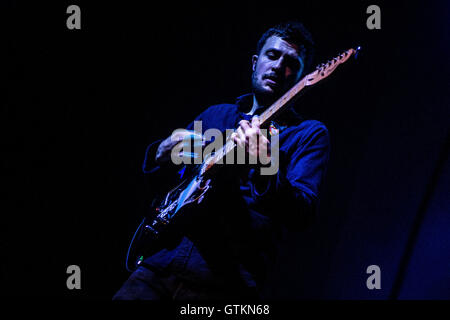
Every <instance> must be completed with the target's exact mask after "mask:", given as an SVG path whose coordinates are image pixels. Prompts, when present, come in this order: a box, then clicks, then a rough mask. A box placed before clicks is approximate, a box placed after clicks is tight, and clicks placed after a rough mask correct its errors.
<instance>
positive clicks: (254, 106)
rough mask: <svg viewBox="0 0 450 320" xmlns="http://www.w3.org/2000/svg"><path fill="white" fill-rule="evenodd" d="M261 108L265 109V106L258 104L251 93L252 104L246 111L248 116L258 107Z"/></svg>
mask: <svg viewBox="0 0 450 320" xmlns="http://www.w3.org/2000/svg"><path fill="white" fill-rule="evenodd" d="M261 108H263V109H265V108H266V106H263V105H260V104H259V102H258V100H257V99H256V96H255V95H253V105H252V109H251V110H250V112H247V114H248V115H250V116H252V115H254V114H255V112H256V111H257V110H258V109H261Z"/></svg>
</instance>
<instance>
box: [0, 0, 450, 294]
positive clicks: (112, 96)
mask: <svg viewBox="0 0 450 320" xmlns="http://www.w3.org/2000/svg"><path fill="white" fill-rule="evenodd" d="M70 4H77V5H79V6H80V8H81V25H82V26H81V30H68V29H67V28H66V19H67V17H68V14H66V8H67V6H68V5H70ZM370 4H378V5H379V6H380V8H381V30H369V29H368V28H367V27H366V20H367V18H368V16H369V15H368V14H367V13H366V8H367V7H368V6H369V5H370ZM449 8H450V6H449V4H448V3H446V2H445V1H434V2H431V1H430V2H422V3H421V4H420V3H413V2H411V1H396V2H395V4H394V3H393V2H391V3H381V2H377V3H372V2H368V1H358V2H356V1H354V2H348V1H345V2H342V1H339V2H334V3H331V2H324V1H289V2H282V1H276V2H273V3H262V2H259V1H250V2H244V1H241V2H239V3H238V4H231V3H228V2H222V1H221V2H217V3H216V2H210V3H200V2H193V1H192V2H183V3H181V4H178V3H176V2H163V3H155V2H146V4H143V3H140V2H135V3H132V2H122V3H111V2H106V1H105V2H96V3H95V4H94V3H92V2H87V1H75V2H66V1H60V2H59V3H56V2H55V3H53V4H42V3H37V2H23V1H2V3H1V12H2V19H1V21H2V22H1V23H2V27H1V30H2V34H3V35H4V36H3V37H2V51H3V52H4V53H6V56H5V57H4V58H3V59H2V62H3V63H2V73H1V75H0V77H1V78H2V80H3V81H2V82H3V85H2V88H3V90H2V91H3V93H2V95H1V115H0V121H1V126H0V128H1V149H2V157H1V164H2V175H1V177H2V179H1V181H2V187H3V190H2V200H1V203H2V209H1V212H2V223H1V243H0V245H1V248H0V249H1V252H2V253H1V270H0V272H1V282H2V290H1V293H2V295H4V296H35V297H38V296H39V297H42V296H59V297H61V296H62V297H66V298H85V299H105V300H109V299H111V297H112V295H113V294H114V293H115V292H116V291H117V290H118V289H119V287H120V285H121V284H122V283H123V281H125V279H126V278H127V277H128V272H127V271H126V270H125V267H124V261H125V254H126V249H127V247H128V242H129V240H130V238H131V236H132V234H133V232H134V229H135V227H136V226H137V224H138V222H139V221H140V219H141V216H142V215H143V214H144V212H145V210H146V206H147V205H148V202H149V199H147V198H146V189H145V187H144V180H143V175H142V173H141V165H142V161H143V156H144V152H145V148H146V146H147V144H148V143H150V142H152V141H153V140H155V139H156V138H161V137H166V136H168V135H169V134H170V133H171V132H172V130H174V129H176V128H179V127H183V126H185V125H186V124H187V123H188V122H190V121H191V120H192V119H193V118H194V117H195V116H196V115H197V114H198V113H199V112H201V111H202V110H203V109H205V108H206V107H207V106H208V105H211V104H216V103H222V102H232V101H233V100H234V98H235V97H236V96H238V95H241V94H243V93H246V92H248V91H249V90H250V75H251V65H250V62H251V55H252V54H254V50H255V46H256V42H257V40H258V39H259V37H260V35H261V34H262V33H263V32H264V31H265V30H266V29H267V28H268V27H270V26H272V25H273V24H276V23H278V22H281V21H286V20H289V19H299V20H301V21H302V22H303V23H304V24H305V25H306V26H307V27H308V29H309V30H310V31H311V33H312V34H313V36H314V39H315V42H316V44H317V48H316V50H317V55H316V61H315V63H316V64H318V63H320V62H324V61H325V60H327V59H330V58H332V57H333V56H335V55H337V54H338V53H340V52H342V51H344V50H346V49H348V48H350V47H355V46H358V45H360V46H361V47H362V49H363V51H362V53H361V56H360V58H359V59H358V60H356V61H350V62H348V63H346V64H345V65H344V66H342V67H340V68H339V69H338V70H337V71H336V72H335V74H333V75H332V76H331V77H330V78H329V79H327V80H325V81H324V82H323V83H321V84H320V85H318V86H317V87H316V88H314V89H312V90H310V91H309V92H308V93H307V94H306V95H305V96H304V97H303V98H302V100H301V102H300V105H301V109H300V110H299V112H301V113H303V114H304V115H305V116H307V117H309V118H313V119H318V120H320V121H322V122H324V123H325V124H326V125H327V127H328V129H329V131H330V136H331V142H332V153H331V159H330V164H329V170H328V176H327V181H326V184H325V185H324V188H323V193H322V200H321V206H320V211H319V215H318V220H317V222H316V223H315V224H314V225H313V226H311V228H310V229H309V230H308V231H306V232H304V233H302V234H300V235H292V239H290V240H291V241H290V242H289V243H288V244H287V245H286V247H285V248H284V250H283V252H282V257H281V259H280V262H279V265H278V267H277V271H278V272H277V274H276V275H275V277H274V279H273V288H272V292H273V294H274V295H275V297H277V298H280V299H301V298H315V299H387V298H400V299H411V298H412V299H423V298H425V299H445V298H449V297H450V271H449V270H450V237H449V232H448V231H449V227H450V216H449V199H448V198H449V197H448V193H449V188H448V187H449V185H448V184H449V181H450V172H449V166H448V164H449V162H448V119H449V102H450V100H449V95H448V89H449V68H448V57H449V56H450V55H449V48H450V46H449V44H448V39H449V30H450V28H449V25H448V21H449V18H450V17H449V11H450V10H449ZM155 183H156V182H155ZM155 187H157V186H155ZM71 264H75V265H79V266H80V267H81V270H82V289H81V290H72V291H71V290H68V289H67V287H66V278H67V276H68V275H67V274H66V268H67V266H69V265H71ZM372 264H375V265H378V266H380V268H381V272H382V289H381V290H368V289H367V287H366V279H367V277H368V274H366V268H367V267H368V266H369V265H372Z"/></svg>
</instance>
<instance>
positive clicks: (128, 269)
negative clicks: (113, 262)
mask: <svg viewBox="0 0 450 320" xmlns="http://www.w3.org/2000/svg"><path fill="white" fill-rule="evenodd" d="M144 222H145V218H144V219H142V222H141V224H140V225H139V226H138V227H137V229H136V231H135V232H134V235H133V238H132V239H131V242H130V245H129V246H128V251H127V258H126V261H125V268H126V269H127V271H128V272H133V271H134V270H131V269H130V268H129V265H128V259H129V257H130V251H131V248H132V246H133V243H134V239H135V238H136V235H137V234H138V231H139V230H140V229H141V226H142V225H143V224H144Z"/></svg>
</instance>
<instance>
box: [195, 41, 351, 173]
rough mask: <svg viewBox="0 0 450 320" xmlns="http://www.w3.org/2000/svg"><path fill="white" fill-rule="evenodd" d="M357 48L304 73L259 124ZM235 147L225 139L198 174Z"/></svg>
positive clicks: (333, 68) (232, 142)
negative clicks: (312, 70)
mask: <svg viewBox="0 0 450 320" xmlns="http://www.w3.org/2000/svg"><path fill="white" fill-rule="evenodd" d="M358 50H359V47H358V48H357V50H355V49H349V50H347V51H345V52H344V53H342V54H340V55H339V56H337V57H335V58H334V59H332V60H330V61H328V62H327V63H326V64H321V65H319V66H318V67H317V68H316V70H315V71H314V72H312V73H310V74H308V75H306V76H305V77H304V78H303V79H302V80H300V81H299V82H297V83H296V84H295V85H294V86H293V87H292V88H291V89H289V90H288V91H287V92H286V93H285V94H284V95H283V96H282V97H281V98H279V99H278V100H277V101H275V102H274V103H273V104H272V105H271V106H270V107H269V108H268V109H267V110H265V111H264V112H263V113H262V114H261V115H260V116H259V118H260V124H261V126H263V125H264V124H267V123H268V122H269V121H270V120H272V119H274V118H275V117H276V116H278V115H279V114H280V113H281V111H283V110H284V109H285V108H286V106H287V105H288V104H289V103H290V102H292V101H293V99H294V98H295V97H296V96H297V95H298V94H299V93H300V92H301V91H302V90H303V89H304V88H305V87H307V86H311V85H313V84H316V83H317V82H319V81H321V80H322V79H324V78H326V77H328V76H329V75H330V74H331V73H332V72H333V71H334V70H335V69H336V68H337V67H338V65H340V64H341V63H344V62H345V61H347V60H348V59H349V58H350V56H351V55H353V54H357V52H358ZM235 147H236V143H235V142H234V141H233V140H231V139H227V141H226V143H225V145H224V146H223V147H222V148H220V149H219V150H217V151H216V152H215V153H214V155H211V156H210V157H209V158H207V159H206V160H205V161H204V162H203V164H202V166H201V170H200V174H201V175H202V174H204V173H206V172H207V171H208V170H209V169H211V168H212V167H213V166H214V165H215V164H217V163H219V164H221V163H223V161H224V158H225V156H226V155H227V154H228V153H229V152H231V151H232V150H233V149H234V148H235Z"/></svg>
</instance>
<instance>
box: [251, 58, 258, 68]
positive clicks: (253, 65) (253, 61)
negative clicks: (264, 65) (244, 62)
mask: <svg viewBox="0 0 450 320" xmlns="http://www.w3.org/2000/svg"><path fill="white" fill-rule="evenodd" d="M256 62H258V56H257V55H256V54H254V55H253V56H252V70H253V71H255V70H256Z"/></svg>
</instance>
